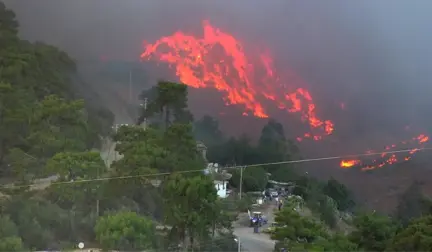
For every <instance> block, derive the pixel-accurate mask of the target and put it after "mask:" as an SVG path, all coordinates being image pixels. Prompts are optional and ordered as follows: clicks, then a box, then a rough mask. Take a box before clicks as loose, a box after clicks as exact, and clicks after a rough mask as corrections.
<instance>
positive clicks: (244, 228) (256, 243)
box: [234, 206, 275, 252]
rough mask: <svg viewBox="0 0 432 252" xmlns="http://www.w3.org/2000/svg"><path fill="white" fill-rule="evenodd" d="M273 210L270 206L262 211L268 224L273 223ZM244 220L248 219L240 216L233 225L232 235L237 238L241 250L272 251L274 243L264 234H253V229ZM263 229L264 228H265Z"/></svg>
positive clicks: (273, 207) (251, 251)
mask: <svg viewBox="0 0 432 252" xmlns="http://www.w3.org/2000/svg"><path fill="white" fill-rule="evenodd" d="M274 209H275V206H270V207H268V208H267V210H265V211H263V213H264V215H265V216H266V217H267V218H268V223H272V222H273V221H274ZM245 218H248V217H247V216H244V215H242V216H240V217H239V221H238V222H237V223H235V224H234V235H236V236H237V237H238V238H239V240H240V244H241V247H242V250H244V251H249V252H266V251H273V249H274V245H275V242H274V241H273V240H271V239H270V237H269V235H267V234H265V233H262V232H261V233H259V234H255V233H254V232H253V228H251V227H249V226H248V225H247V224H246V223H248V221H249V220H248V219H245ZM263 228H266V226H265V227H263ZM263 228H261V229H260V231H262V230H263Z"/></svg>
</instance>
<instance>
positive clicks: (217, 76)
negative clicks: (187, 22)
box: [141, 21, 334, 141]
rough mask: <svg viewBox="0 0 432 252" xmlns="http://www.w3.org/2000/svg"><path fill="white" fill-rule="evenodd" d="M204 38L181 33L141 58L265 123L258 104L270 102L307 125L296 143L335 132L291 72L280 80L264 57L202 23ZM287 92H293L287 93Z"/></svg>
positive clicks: (149, 46) (264, 113) (149, 47)
mask: <svg viewBox="0 0 432 252" xmlns="http://www.w3.org/2000/svg"><path fill="white" fill-rule="evenodd" d="M203 30H204V35H203V37H202V38H198V37H195V36H193V35H190V34H185V33H183V32H181V31H178V32H175V33H174V34H172V35H170V36H166V37H162V38H160V39H159V40H157V41H156V42H154V43H153V44H147V45H146V46H145V50H144V52H143V53H142V54H141V59H143V60H150V59H156V60H157V61H160V62H165V63H167V64H169V65H170V67H172V68H174V69H175V71H176V75H177V76H178V78H179V80H180V81H181V82H182V83H185V84H186V85H189V86H191V87H193V88H214V89H217V90H219V91H220V92H222V93H224V94H225V97H224V100H225V102H226V104H227V105H231V104H238V105H242V106H244V108H245V110H246V111H245V112H244V113H243V115H248V113H251V114H252V115H254V116H256V117H261V118H267V117H268V114H267V111H266V109H265V108H264V106H263V104H262V101H264V100H267V101H272V102H273V103H274V104H275V105H276V106H277V107H278V108H279V109H282V110H285V111H287V112H289V113H297V114H299V115H300V117H301V120H302V121H304V122H307V123H308V124H309V126H310V129H311V132H310V133H309V132H308V133H305V134H304V135H303V136H301V137H299V138H297V140H299V141H301V140H302V139H304V138H311V139H314V140H320V139H321V138H322V136H323V135H329V134H331V133H332V132H333V130H334V124H333V122H332V121H330V120H322V119H320V118H318V116H317V112H316V105H315V104H314V101H313V99H312V96H311V94H310V93H309V91H308V90H306V89H305V88H304V87H305V86H306V85H305V82H304V81H303V80H302V79H301V78H299V76H297V75H296V74H295V73H293V72H292V71H289V70H284V74H285V75H286V76H288V77H289V78H288V79H287V80H283V79H282V77H281V76H278V74H277V72H276V70H274V66H273V59H272V58H271V57H270V56H269V55H268V54H258V55H246V53H245V49H244V46H243V45H242V44H241V43H240V42H239V41H238V40H237V39H236V38H235V37H234V36H232V35H230V34H228V33H225V32H223V31H221V30H219V29H218V28H215V27H213V26H212V25H210V23H209V22H208V21H204V22H203ZM287 90H291V91H287Z"/></svg>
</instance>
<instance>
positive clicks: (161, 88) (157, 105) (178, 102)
mask: <svg viewBox="0 0 432 252" xmlns="http://www.w3.org/2000/svg"><path fill="white" fill-rule="evenodd" d="M146 94H148V96H150V97H147V98H148V99H151V100H150V101H149V105H148V107H147V109H146V110H143V111H142V115H141V116H140V118H139V119H138V124H141V123H142V122H143V120H144V118H145V117H149V116H153V115H157V114H159V115H160V116H161V117H162V118H164V119H163V121H164V125H165V128H168V127H169V126H170V125H171V123H172V122H173V121H175V122H181V123H189V122H191V121H192V120H193V117H192V114H191V113H190V112H189V111H188V110H187V102H188V99H187V96H188V89H187V86H186V85H184V84H180V83H175V82H168V81H159V82H158V83H157V86H156V87H155V88H153V89H150V90H149V91H147V92H146V93H143V94H142V95H141V96H146Z"/></svg>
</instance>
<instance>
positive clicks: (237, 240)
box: [234, 237, 241, 252]
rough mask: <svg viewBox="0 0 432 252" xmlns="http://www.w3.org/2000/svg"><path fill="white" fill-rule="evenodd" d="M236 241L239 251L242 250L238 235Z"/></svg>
mask: <svg viewBox="0 0 432 252" xmlns="http://www.w3.org/2000/svg"><path fill="white" fill-rule="evenodd" d="M234 241H236V242H237V248H238V249H237V250H238V252H241V248H240V247H241V246H240V238H238V237H237V238H234Z"/></svg>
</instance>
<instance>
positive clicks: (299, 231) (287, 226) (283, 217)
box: [271, 204, 328, 251]
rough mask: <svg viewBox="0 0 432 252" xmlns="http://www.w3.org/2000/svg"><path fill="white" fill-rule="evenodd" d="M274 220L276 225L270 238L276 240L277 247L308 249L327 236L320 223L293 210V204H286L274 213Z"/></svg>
mask: <svg viewBox="0 0 432 252" xmlns="http://www.w3.org/2000/svg"><path fill="white" fill-rule="evenodd" d="M275 221H276V222H277V223H278V227H276V229H275V231H274V232H273V234H272V235H271V238H272V239H273V240H276V241H277V244H276V247H277V248H285V249H288V250H289V251H299V250H309V249H311V248H313V247H314V245H315V243H316V242H318V241H319V240H320V239H326V238H327V236H328V234H327V233H326V232H325V230H324V229H323V227H322V226H321V225H320V224H318V223H317V222H315V221H314V220H312V219H310V218H307V217H303V216H301V215H300V214H299V213H298V212H297V211H295V210H294V205H290V204H288V205H287V206H286V207H284V208H283V209H282V211H280V212H278V213H276V218H275Z"/></svg>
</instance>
